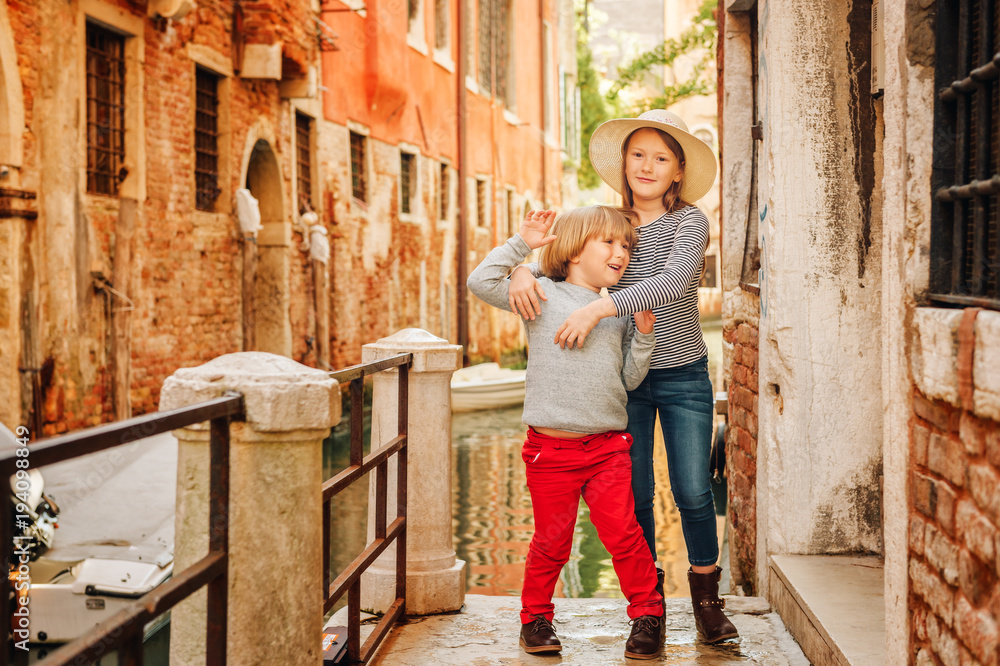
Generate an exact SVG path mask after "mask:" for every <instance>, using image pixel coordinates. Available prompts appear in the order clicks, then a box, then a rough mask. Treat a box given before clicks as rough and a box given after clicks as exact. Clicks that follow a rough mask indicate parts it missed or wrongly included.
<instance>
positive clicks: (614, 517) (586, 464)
mask: <svg viewBox="0 0 1000 666" xmlns="http://www.w3.org/2000/svg"><path fill="white" fill-rule="evenodd" d="M631 446H632V437H631V436H630V435H628V434H626V433H624V432H605V433H600V434H597V435H588V436H586V437H582V438H580V439H563V438H560V437H549V436H548V435H542V434H540V433H537V432H535V430H534V429H532V428H529V429H528V438H527V439H526V440H525V442H524V446H523V448H522V449H521V457H522V458H523V459H524V464H525V466H526V467H527V479H528V491H529V492H530V493H531V508H532V511H533V513H534V516H535V534H534V536H533V537H532V538H531V545H530V546H529V548H528V559H527V561H526V562H525V564H524V587H523V589H522V591H521V622H522V623H524V624H526V623H528V622H531V620H532V616H533V615H543V616H545V618H546V619H548V620H549V621H550V622H551V621H552V613H553V610H554V608H555V607H554V606H553V605H552V592H553V591H554V590H555V587H556V581H557V580H558V578H559V572H560V571H561V570H562V568H563V565H564V564H566V562H567V561H568V560H569V555H570V549H571V547H572V545H573V528H574V527H575V526H576V514H577V511H578V510H579V508H580V494H581V493H582V494H583V499H584V500H586V502H587V506H588V507H590V520H591V521H592V522H593V523H594V527H596V528H597V536H598V537H600V539H601V543H603V544H604V547H605V548H607V549H608V552H609V553H611V561H612V563H613V564H614V567H615V573H616V574H618V582H619V584H620V585H621V588H622V593H624V594H625V597H626V598H627V599H628V600H629V605H628V615H629V617H631V618H636V617H640V616H642V615H656V616H658V617H659V616H662V615H663V605H662V600H663V598H662V597H661V596H660V594H659V593H658V592H657V591H656V568H655V565H654V564H653V557H652V555H650V552H649V546H647V545H646V541H645V540H644V539H643V536H642V529H641V528H640V527H639V523H638V522H637V521H636V519H635V505H634V502H633V500H632V460H631V458H630V457H629V448H631Z"/></svg>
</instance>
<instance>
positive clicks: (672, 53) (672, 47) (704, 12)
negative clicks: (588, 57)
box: [578, 0, 718, 136]
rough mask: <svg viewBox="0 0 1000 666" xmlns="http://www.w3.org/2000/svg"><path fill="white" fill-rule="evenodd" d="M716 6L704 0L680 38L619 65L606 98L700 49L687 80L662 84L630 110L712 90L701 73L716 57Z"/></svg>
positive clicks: (712, 84) (613, 97)
mask: <svg viewBox="0 0 1000 666" xmlns="http://www.w3.org/2000/svg"><path fill="white" fill-rule="evenodd" d="M716 6H717V0H705V2H703V3H702V5H701V7H699V8H698V14H697V15H696V16H695V18H694V22H693V24H692V25H691V27H690V28H688V29H687V30H685V31H684V32H683V33H682V34H681V36H680V38H678V39H668V40H666V41H664V42H663V43H662V44H659V45H657V46H656V47H655V48H653V49H651V50H649V51H646V52H645V53H642V54H640V55H639V56H637V57H636V58H635V59H634V60H633V61H632V62H630V63H628V64H627V65H623V66H621V67H619V68H618V77H617V80H616V81H615V83H614V85H612V86H611V88H610V89H609V90H608V93H607V101H608V102H609V103H612V104H613V103H616V102H618V103H620V100H619V98H618V93H619V92H621V91H622V90H623V89H625V88H627V87H629V86H630V85H632V84H633V83H636V82H638V81H640V80H641V79H642V78H643V76H645V75H646V74H647V73H648V72H649V71H650V70H651V69H652V68H653V67H663V66H670V65H672V64H673V63H674V61H675V60H677V58H679V57H680V56H682V55H684V54H686V53H691V52H692V51H699V50H700V51H701V52H702V54H703V55H702V58H701V60H700V61H699V62H698V63H697V64H696V65H695V67H694V71H693V72H692V74H691V77H690V78H689V79H688V80H687V81H681V82H679V83H676V84H673V85H664V87H663V94H662V95H657V96H654V97H651V98H648V99H644V100H641V101H640V102H639V104H638V105H637V106H638V107H639V108H637V109H631V110H630V111H632V112H636V111H644V110H646V109H665V108H667V107H669V106H670V105H671V104H673V103H675V102H677V101H679V100H681V99H684V98H685V97H691V96H693V95H706V94H709V93H712V92H714V91H715V81H714V80H712V79H708V78H706V77H704V76H703V74H704V72H705V70H706V68H707V67H708V66H709V65H710V64H711V63H712V62H713V60H714V59H715V44H716V39H717V35H718V26H717V25H716V23H715V9H716ZM578 53H579V50H578ZM587 136H589V134H588V135H587Z"/></svg>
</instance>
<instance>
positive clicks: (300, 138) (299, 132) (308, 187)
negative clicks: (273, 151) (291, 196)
mask: <svg viewBox="0 0 1000 666" xmlns="http://www.w3.org/2000/svg"><path fill="white" fill-rule="evenodd" d="M295 175H296V178H297V180H298V188H299V210H300V211H302V212H305V210H306V206H308V207H309V208H308V209H309V210H311V209H312V207H313V205H312V202H313V198H312V196H313V192H312V118H310V117H309V116H307V115H305V114H303V113H299V112H296V113H295Z"/></svg>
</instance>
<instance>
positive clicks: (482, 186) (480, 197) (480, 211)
mask: <svg viewBox="0 0 1000 666" xmlns="http://www.w3.org/2000/svg"><path fill="white" fill-rule="evenodd" d="M486 210H487V209H486V181H485V180H483V179H481V178H478V179H476V224H478V225H479V226H480V227H485V226H486Z"/></svg>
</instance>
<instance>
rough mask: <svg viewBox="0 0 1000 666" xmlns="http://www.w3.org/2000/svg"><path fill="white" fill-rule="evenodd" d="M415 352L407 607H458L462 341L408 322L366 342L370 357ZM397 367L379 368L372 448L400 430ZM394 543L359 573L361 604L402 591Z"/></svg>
mask: <svg viewBox="0 0 1000 666" xmlns="http://www.w3.org/2000/svg"><path fill="white" fill-rule="evenodd" d="M405 352H410V353H412V354H413V366H412V367H411V368H410V371H409V383H410V386H409V402H408V407H407V409H408V416H409V424H408V426H407V453H408V455H407V495H406V499H407V507H406V613H407V615H428V614H431V613H443V612H447V611H454V610H458V609H459V608H461V607H462V604H463V603H464V602H465V562H464V561H463V560H459V559H456V557H455V547H454V545H453V541H452V531H453V530H452V509H451V375H452V373H453V372H454V371H455V370H456V369H458V368H459V367H461V364H462V347H461V346H460V345H453V344H450V343H449V342H448V341H447V340H442V339H441V338H438V337H436V336H434V335H431V334H430V333H428V332H427V331H423V330H420V329H418V328H407V329H403V330H402V331H399V332H398V333H395V334H393V335H391V336H389V337H387V338H382V339H381V340H379V341H378V342H376V343H374V344H369V345H365V346H364V348H363V351H362V359H363V361H364V362H365V363H369V362H371V361H378V360H381V359H384V358H388V357H390V356H395V355H397V354H402V353H405ZM398 375H399V372H398V371H397V370H391V371H386V372H380V373H378V374H377V375H375V392H374V397H373V408H372V450H375V449H376V448H377V447H378V446H381V445H383V444H384V443H386V442H388V441H389V440H391V439H392V438H393V437H395V436H396V433H397V429H398V425H397V421H396V418H397V405H398V403H397V393H396V385H397V379H398ZM388 468H389V473H388V483H387V484H386V485H387V488H388V495H387V503H386V523H387V524H388V523H390V522H392V520H393V519H394V518H395V507H396V457H395V456H393V457H392V458H391V459H390V460H389V465H388ZM374 479H375V477H374V475H372V476H371V481H370V482H369V491H368V540H369V541H371V540H372V539H374V538H375V480H374ZM395 586H396V549H395V547H394V546H392V545H391V546H389V548H388V549H387V550H386V551H385V552H384V553H382V555H381V557H379V559H378V560H376V561H375V563H374V564H372V566H371V567H369V569H368V571H367V572H366V573H365V574H364V575H363V576H362V577H361V608H362V609H365V610H373V611H377V612H384V611H385V610H386V609H387V608H388V607H389V606H390V605H391V604H392V602H393V601H394V600H395V598H396V587H395Z"/></svg>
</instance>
